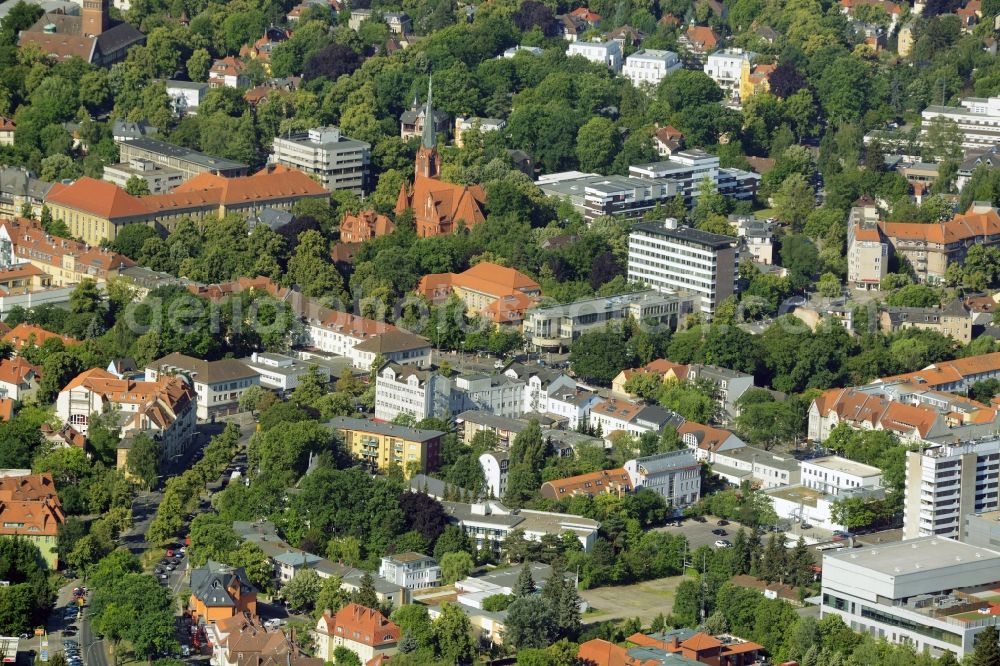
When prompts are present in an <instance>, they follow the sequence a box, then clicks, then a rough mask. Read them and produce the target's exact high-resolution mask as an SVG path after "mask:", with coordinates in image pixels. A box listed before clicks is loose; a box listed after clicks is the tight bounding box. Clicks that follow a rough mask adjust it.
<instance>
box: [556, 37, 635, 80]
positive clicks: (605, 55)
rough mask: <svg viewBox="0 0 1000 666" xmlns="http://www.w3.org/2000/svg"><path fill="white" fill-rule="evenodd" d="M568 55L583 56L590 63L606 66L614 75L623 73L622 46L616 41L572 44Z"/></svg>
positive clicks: (575, 42)
mask: <svg viewBox="0 0 1000 666" xmlns="http://www.w3.org/2000/svg"><path fill="white" fill-rule="evenodd" d="M566 55H568V56H582V57H583V58H585V59H586V60H589V61H590V62H593V63H597V64H598V65H604V66H605V67H607V68H608V69H610V70H611V73H612V74H619V73H621V71H622V46H621V44H619V43H618V42H616V41H608V42H583V41H574V42H570V44H569V48H568V49H567V51H566Z"/></svg>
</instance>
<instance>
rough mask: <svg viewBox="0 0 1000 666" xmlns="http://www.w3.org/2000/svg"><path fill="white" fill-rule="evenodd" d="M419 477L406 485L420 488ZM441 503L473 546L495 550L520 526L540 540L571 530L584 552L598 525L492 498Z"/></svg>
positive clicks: (529, 536) (528, 536)
mask: <svg viewBox="0 0 1000 666" xmlns="http://www.w3.org/2000/svg"><path fill="white" fill-rule="evenodd" d="M421 480H422V479H421V478H419V477H414V478H413V479H411V480H410V487H411V488H420V487H421V486H420V485H419V484H420V482H421ZM438 499H441V498H438ZM441 504H442V505H444V508H445V511H446V512H447V513H448V519H449V520H450V521H451V522H452V523H454V524H456V525H457V526H458V527H460V528H461V529H462V530H464V531H465V533H466V534H468V535H469V538H470V539H472V541H473V542H474V543H475V544H476V548H477V549H483V548H490V549H492V550H495V551H499V550H500V548H501V547H502V546H503V542H504V540H505V539H506V538H507V537H508V536H509V535H510V534H511V533H512V532H514V531H515V530H520V531H521V532H522V533H523V534H524V538H525V539H527V540H528V541H541V540H542V537H544V536H546V535H555V536H559V537H561V536H563V535H564V534H565V533H566V532H571V533H572V534H573V535H575V536H576V538H577V539H578V540H579V541H580V545H581V546H583V550H584V552H590V550H591V549H592V548H593V547H594V543H595V542H596V541H597V530H598V529H599V528H600V526H601V524H600V523H599V522H597V521H596V520H591V519H590V518H584V517H583V516H574V515H572V514H566V513H553V512H550V511H534V510H531V509H517V510H511V509H508V508H507V507H505V506H504V505H503V504H501V503H500V502H498V501H495V500H487V501H485V502H476V503H472V504H470V503H466V502H450V501H447V500H443V501H441Z"/></svg>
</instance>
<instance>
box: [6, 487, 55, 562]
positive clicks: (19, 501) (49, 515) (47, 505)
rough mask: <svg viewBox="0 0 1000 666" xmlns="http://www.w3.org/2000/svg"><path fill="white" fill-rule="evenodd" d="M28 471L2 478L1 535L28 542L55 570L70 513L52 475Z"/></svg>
mask: <svg viewBox="0 0 1000 666" xmlns="http://www.w3.org/2000/svg"><path fill="white" fill-rule="evenodd" d="M28 472H29V470H24V473H20V472H15V473H12V474H9V475H8V474H4V475H2V476H0V536H3V537H15V536H16V537H20V538H24V539H27V540H28V541H30V542H31V543H32V544H33V545H34V546H36V547H37V548H38V552H39V554H40V555H41V557H42V560H43V561H44V562H45V565H46V566H47V567H48V568H49V569H50V570H51V571H55V570H56V568H57V567H58V566H59V556H58V550H57V548H56V542H57V540H58V537H59V528H60V526H61V525H62V524H63V523H65V522H66V514H65V513H64V512H63V508H62V503H61V502H60V501H59V495H58V493H57V492H56V486H55V482H54V481H53V480H52V475H51V474H50V473H48V472H46V473H43V474H30V473H28Z"/></svg>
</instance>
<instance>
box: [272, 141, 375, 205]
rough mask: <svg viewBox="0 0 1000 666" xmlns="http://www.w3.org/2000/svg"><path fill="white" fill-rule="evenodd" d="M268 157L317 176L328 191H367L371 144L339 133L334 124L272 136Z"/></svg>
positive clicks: (273, 162)
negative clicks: (302, 131)
mask: <svg viewBox="0 0 1000 666" xmlns="http://www.w3.org/2000/svg"><path fill="white" fill-rule="evenodd" d="M271 150H272V153H271V156H270V158H269V161H270V162H271V163H272V164H281V165H282V166H286V167H288V168H290V169H298V170H299V171H302V172H303V173H307V174H309V175H311V176H314V177H315V178H317V179H318V180H319V182H320V184H322V185H323V187H325V188H326V189H327V190H328V191H330V192H336V191H337V190H347V191H349V192H353V193H354V194H357V195H358V196H361V195H363V194H365V192H367V191H368V189H369V187H368V169H369V164H370V163H371V146H370V145H369V144H367V143H365V142H364V141H358V140H356V139H351V138H349V137H346V136H344V135H343V134H341V132H340V129H339V128H337V127H314V128H312V129H310V130H309V131H308V132H306V133H300V134H295V135H290V136H276V137H274V143H273V147H272V149H271Z"/></svg>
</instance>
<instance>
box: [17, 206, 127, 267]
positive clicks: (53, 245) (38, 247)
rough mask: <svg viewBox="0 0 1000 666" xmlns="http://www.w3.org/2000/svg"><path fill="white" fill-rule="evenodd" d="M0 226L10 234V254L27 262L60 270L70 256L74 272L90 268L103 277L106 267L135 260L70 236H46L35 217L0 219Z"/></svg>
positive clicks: (121, 264)
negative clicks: (73, 262) (29, 218)
mask: <svg viewBox="0 0 1000 666" xmlns="http://www.w3.org/2000/svg"><path fill="white" fill-rule="evenodd" d="M0 227H3V228H4V229H5V230H6V232H7V235H8V236H10V239H11V244H12V245H13V246H14V254H15V255H16V256H18V257H21V258H23V259H25V260H28V261H39V262H41V263H44V264H46V265H48V266H53V267H58V268H60V269H61V268H62V267H63V265H64V259H65V257H67V256H71V257H73V258H74V260H75V262H76V270H77V271H80V272H91V271H93V272H94V275H95V277H105V276H106V275H107V272H108V271H110V270H114V269H118V268H128V267H129V266H135V262H133V261H132V260H131V259H129V258H128V257H126V256H125V255H124V254H118V253H117V252H112V251H110V250H107V249H105V248H102V247H93V246H91V245H88V244H87V243H84V242H82V241H78V240H73V239H71V238H62V237H61V236H52V235H49V234H47V233H45V230H44V229H43V228H42V225H41V223H39V222H37V221H35V220H26V219H24V218H18V219H16V220H0Z"/></svg>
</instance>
